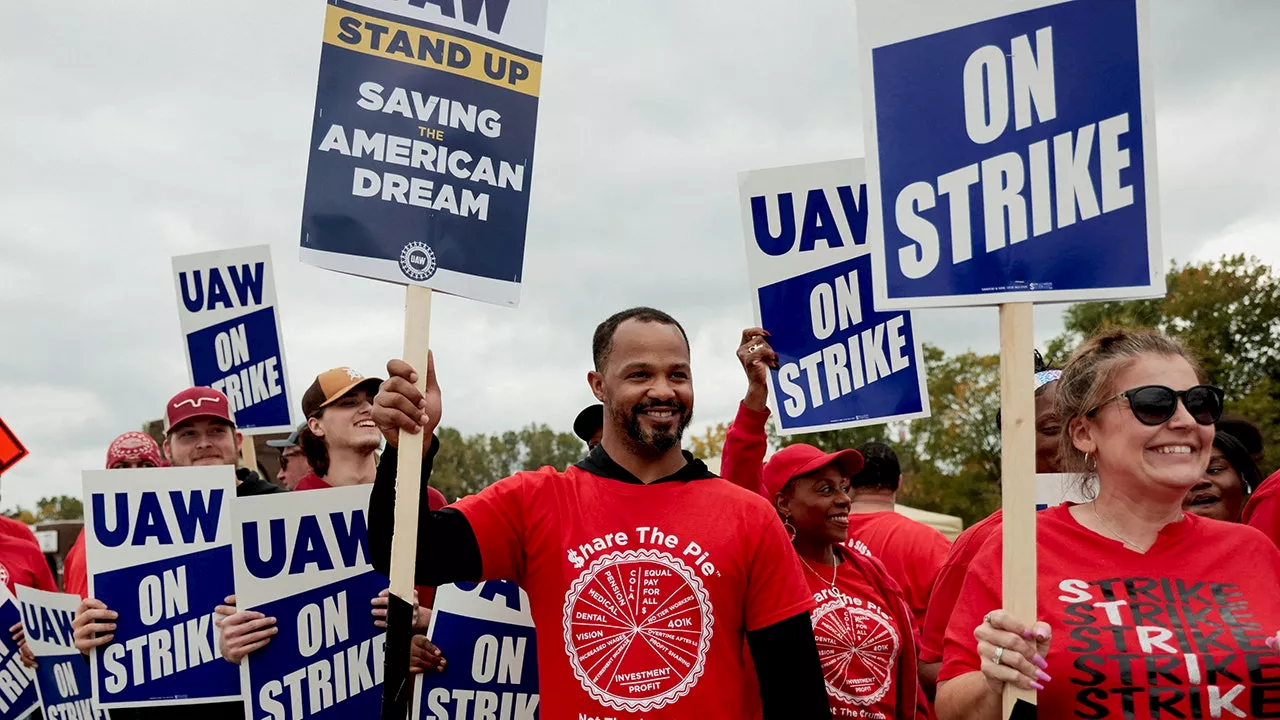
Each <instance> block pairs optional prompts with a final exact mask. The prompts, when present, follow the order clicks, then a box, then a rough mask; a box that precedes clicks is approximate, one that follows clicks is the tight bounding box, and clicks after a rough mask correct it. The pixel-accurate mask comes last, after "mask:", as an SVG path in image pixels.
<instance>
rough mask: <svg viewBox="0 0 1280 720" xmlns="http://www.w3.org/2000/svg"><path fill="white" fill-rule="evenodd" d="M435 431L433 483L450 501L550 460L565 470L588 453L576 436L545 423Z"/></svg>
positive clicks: (549, 463) (551, 463)
mask: <svg viewBox="0 0 1280 720" xmlns="http://www.w3.org/2000/svg"><path fill="white" fill-rule="evenodd" d="M437 435H438V436H439V438H440V451H439V453H438V454H437V455H436V458H435V464H434V466H433V468H432V472H431V484H432V486H434V487H435V488H436V489H437V490H439V491H440V492H442V493H444V495H445V497H446V498H447V499H449V500H450V501H453V500H456V499H458V498H460V497H464V496H466V495H472V494H475V493H477V492H479V491H481V490H483V489H484V488H486V487H488V486H489V485H492V484H493V483H495V482H497V481H498V480H501V479H502V478H504V477H507V476H509V475H512V474H515V473H517V472H520V471H521V470H536V469H538V468H540V467H546V466H548V465H549V466H551V467H554V468H556V469H558V470H563V469H565V468H566V467H568V466H569V465H572V464H573V463H575V462H577V461H579V460H581V459H582V458H583V456H584V455H586V446H585V445H583V443H582V441H581V440H579V439H578V437H577V436H576V435H573V434H572V433H560V432H555V431H553V430H552V429H551V428H550V427H549V426H547V425H543V424H532V425H528V426H526V427H524V428H521V429H520V430H508V431H506V432H502V433H494V434H493V435H488V434H485V433H478V434H475V435H471V436H467V437H464V436H463V435H462V433H460V432H458V430H457V429H455V428H450V427H442V428H440V429H439V430H437Z"/></svg>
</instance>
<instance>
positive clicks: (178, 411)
mask: <svg viewBox="0 0 1280 720" xmlns="http://www.w3.org/2000/svg"><path fill="white" fill-rule="evenodd" d="M201 417H209V418H217V419H219V420H223V421H225V422H226V423H227V424H229V425H231V426H232V427H235V425H236V421H235V415H234V414H233V413H232V412H231V403H230V402H229V401H228V400H227V396H226V395H223V394H222V393H220V392H218V391H217V390H214V389H213V388H207V387H193V388H187V389H186V390H183V391H182V392H180V393H178V394H177V395H174V396H173V397H171V398H169V402H168V404H166V405H165V406H164V433H165V434H166V435H168V434H169V433H170V432H172V431H173V429H174V428H175V427H177V426H178V425H180V424H182V423H184V422H186V421H188V420H194V419H195V418H201Z"/></svg>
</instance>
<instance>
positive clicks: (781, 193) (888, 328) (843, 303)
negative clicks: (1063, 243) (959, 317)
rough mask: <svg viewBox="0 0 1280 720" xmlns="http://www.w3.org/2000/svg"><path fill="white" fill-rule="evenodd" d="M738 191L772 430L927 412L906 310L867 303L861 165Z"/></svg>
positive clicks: (755, 181)
mask: <svg viewBox="0 0 1280 720" xmlns="http://www.w3.org/2000/svg"><path fill="white" fill-rule="evenodd" d="M738 188H739V193H740V195H741V201H742V223H743V229H744V232H745V234H746V246H747V274H748V277H749V279H750V283H751V302H752V306H753V308H754V309H755V315H756V322H757V323H759V324H760V326H761V327H763V328H764V329H766V330H768V331H769V333H770V337H769V344H770V345H772V346H773V349H774V351H775V352H777V354H778V364H779V368H778V370H777V371H776V372H773V373H772V379H773V382H772V386H773V388H772V389H773V393H772V404H773V405H774V407H773V415H774V418H775V419H776V422H777V427H778V433H779V434H781V435H792V434H795V433H802V432H816V431H819V430H834V429H837V428H847V427H857V426H860V425H874V424H877V423H885V422H889V421H892V420H909V419H912V418H919V417H927V416H928V415H929V394H928V392H927V390H926V388H925V368H924V360H923V355H922V353H921V347H920V342H919V339H918V338H917V337H916V334H915V330H914V328H913V327H912V324H911V314H910V313H909V312H876V310H875V308H874V307H873V304H872V278H871V256H870V250H869V248H868V245H867V238H866V228H867V216H868V206H867V199H866V186H865V184H864V183H863V168H862V161H861V160H839V161H835V162H825V163H817V164H815V165H798V166H795V167H784V168H776V169H773V170H756V171H753V172H745V173H741V174H740V175H739V178H738Z"/></svg>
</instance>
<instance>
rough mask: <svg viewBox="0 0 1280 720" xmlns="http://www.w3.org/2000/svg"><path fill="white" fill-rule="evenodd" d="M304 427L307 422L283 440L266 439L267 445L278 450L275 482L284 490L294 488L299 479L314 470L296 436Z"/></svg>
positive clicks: (305, 427)
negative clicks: (277, 467)
mask: <svg viewBox="0 0 1280 720" xmlns="http://www.w3.org/2000/svg"><path fill="white" fill-rule="evenodd" d="M306 429H307V424H306V423H302V424H301V425H299V426H298V427H296V428H294V429H293V432H291V433H289V437H287V438H285V439H284V440H268V441H267V446H268V447H273V448H276V449H277V450H279V451H280V471H279V472H277V473H276V484H278V485H279V486H280V487H282V488H284V489H285V490H292V489H294V488H296V487H297V486H298V481H299V480H301V479H302V478H304V477H306V476H307V475H310V474H311V473H313V472H314V470H312V469H311V463H310V462H309V461H308V460H307V456H306V454H304V453H303V452H302V444H301V443H300V442H299V441H298V436H299V435H301V434H302V431H303V430H306Z"/></svg>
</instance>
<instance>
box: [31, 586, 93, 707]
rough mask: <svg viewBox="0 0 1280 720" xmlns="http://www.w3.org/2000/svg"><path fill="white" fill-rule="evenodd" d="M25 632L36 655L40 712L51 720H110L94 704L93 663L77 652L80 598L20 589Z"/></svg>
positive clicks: (64, 594) (65, 594)
mask: <svg viewBox="0 0 1280 720" xmlns="http://www.w3.org/2000/svg"><path fill="white" fill-rule="evenodd" d="M17 589H18V604H19V605H21V606H22V630H23V632H24V633H25V634H26V637H27V647H29V648H31V652H32V654H33V655H35V656H36V661H37V663H38V665H37V666H36V690H37V694H38V695H39V697H40V709H41V711H43V712H44V716H45V717H46V718H49V719H50V720H58V719H59V718H67V719H68V720H70V719H71V718H75V719H76V720H107V713H106V711H105V710H102V709H101V708H99V707H98V705H97V703H95V702H94V701H93V685H92V681H91V679H90V677H89V664H88V663H87V662H85V660H84V658H83V657H82V656H81V655H80V651H79V650H76V645H75V638H74V632H75V631H74V629H73V628H72V627H71V623H72V621H74V620H75V618H76V610H77V609H78V608H79V607H80V596H79V595H71V594H67V593H51V592H45V591H43V590H33V589H31V588H29V587H24V586H22V585H19V586H18V588H17Z"/></svg>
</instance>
